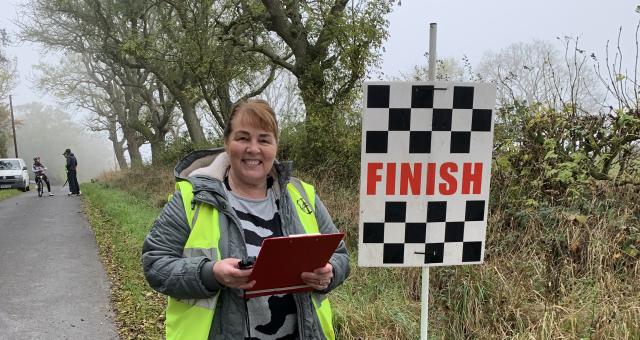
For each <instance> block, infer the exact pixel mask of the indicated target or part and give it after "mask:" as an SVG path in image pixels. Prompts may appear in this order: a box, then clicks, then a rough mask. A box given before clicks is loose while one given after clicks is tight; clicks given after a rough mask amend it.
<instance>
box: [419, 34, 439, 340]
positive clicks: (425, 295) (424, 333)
mask: <svg viewBox="0 0 640 340" xmlns="http://www.w3.org/2000/svg"><path fill="white" fill-rule="evenodd" d="M437 32H438V24H436V23H435V22H432V23H430V24H429V80H431V81H433V80H435V78H436V35H437ZM424 256H427V254H424ZM420 300H421V305H422V306H421V308H420V340H427V339H428V331H429V267H422V294H420Z"/></svg>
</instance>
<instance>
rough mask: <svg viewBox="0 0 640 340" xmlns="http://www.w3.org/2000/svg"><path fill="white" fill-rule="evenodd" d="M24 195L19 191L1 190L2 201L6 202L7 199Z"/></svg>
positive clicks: (0, 197)
mask: <svg viewBox="0 0 640 340" xmlns="http://www.w3.org/2000/svg"><path fill="white" fill-rule="evenodd" d="M21 193H22V191H20V190H18V189H2V190H0V201H2V200H6V199H7V198H11V197H14V196H18V195H20V194H21Z"/></svg>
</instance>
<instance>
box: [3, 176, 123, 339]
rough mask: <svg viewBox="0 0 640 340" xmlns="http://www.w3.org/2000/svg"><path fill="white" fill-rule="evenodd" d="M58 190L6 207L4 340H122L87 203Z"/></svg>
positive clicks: (14, 200) (25, 196)
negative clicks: (118, 332)
mask: <svg viewBox="0 0 640 340" xmlns="http://www.w3.org/2000/svg"><path fill="white" fill-rule="evenodd" d="M65 189H66V188H65ZM52 190H53V191H54V193H55V194H56V196H53V197H42V198H38V197H37V196H36V193H35V192H34V190H33V189H32V190H31V191H30V192H26V193H24V194H21V195H18V196H16V197H12V198H9V199H6V200H3V201H0V339H117V338H118V335H117V332H116V327H115V325H114V323H113V315H112V311H111V308H110V306H109V282H108V280H107V276H106V274H105V272H104V269H103V266H102V264H101V262H100V259H99V255H98V247H97V245H96V241H95V236H94V234H93V231H92V230H91V228H90V226H89V224H88V222H87V219H86V217H85V215H84V214H83V212H82V199H81V198H80V197H68V196H67V195H66V194H65V192H64V191H63V190H62V188H60V187H57V188H52ZM45 195H46V192H45Z"/></svg>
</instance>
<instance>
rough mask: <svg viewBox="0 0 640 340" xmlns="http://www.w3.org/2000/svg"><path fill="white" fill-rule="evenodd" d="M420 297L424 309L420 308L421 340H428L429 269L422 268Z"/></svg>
mask: <svg viewBox="0 0 640 340" xmlns="http://www.w3.org/2000/svg"><path fill="white" fill-rule="evenodd" d="M425 256H427V254H425ZM420 296H421V298H420V300H421V302H422V308H420V340H427V339H428V337H427V333H428V329H429V267H422V294H421V295H420Z"/></svg>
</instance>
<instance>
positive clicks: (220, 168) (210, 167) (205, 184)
mask: <svg viewBox="0 0 640 340" xmlns="http://www.w3.org/2000/svg"><path fill="white" fill-rule="evenodd" d="M228 167H229V159H228V156H227V154H226V153H224V150H223V149H212V150H202V151H195V152H193V153H191V154H189V155H187V156H186V157H185V158H184V159H182V160H181V161H180V162H179V163H178V165H177V166H176V168H175V172H174V175H175V176H176V179H177V180H188V181H189V182H191V184H192V186H193V191H194V201H197V202H201V203H205V204H211V205H213V206H214V207H216V208H217V209H218V210H219V211H220V233H221V236H220V242H219V246H220V254H221V256H222V258H229V257H233V258H239V259H241V258H244V257H246V256H247V248H246V244H245V243H244V234H243V229H242V226H241V225H240V222H239V219H238V217H237V216H236V215H235V213H234V211H233V209H232V208H231V207H230V205H229V203H228V201H227V197H226V195H225V190H224V183H223V179H224V175H225V174H226V171H227V169H228ZM290 174H291V163H290V162H286V163H277V162H276V163H275V164H274V168H273V170H272V172H271V175H272V176H273V177H274V179H275V181H274V186H273V189H274V191H275V192H276V193H277V195H279V196H278V198H279V200H280V205H279V214H280V216H281V219H282V221H281V222H282V228H283V230H282V232H283V234H284V235H290V234H303V233H304V227H303V226H302V225H301V223H300V221H299V219H298V217H297V215H296V212H295V207H294V205H293V204H294V203H293V202H292V200H291V198H290V196H289V194H288V192H287V190H286V185H287V183H288V181H289V179H290ZM315 202H316V211H315V217H316V219H317V221H318V227H319V228H320V232H321V233H335V232H338V230H337V228H336V227H335V225H334V223H333V221H332V220H331V217H330V216H329V213H328V212H327V209H326V208H325V206H324V204H323V203H322V201H321V200H320V199H319V198H318V197H317V196H316V198H315ZM189 233H190V228H189V224H188V222H187V217H186V213H185V210H184V204H183V202H182V197H181V194H180V192H179V191H177V192H175V193H174V194H173V198H172V199H171V200H170V201H169V203H167V205H165V207H164V209H163V210H162V212H161V213H160V216H159V217H158V218H157V219H156V221H155V222H154V224H153V227H152V229H151V231H150V232H149V234H148V235H147V237H146V239H145V241H144V245H143V248H142V263H143V267H144V274H145V277H146V279H147V281H148V282H149V285H150V286H151V287H152V288H153V289H155V290H157V291H158V292H160V293H162V294H166V295H169V296H171V297H174V298H177V299H203V298H210V297H212V296H214V295H215V294H216V293H217V292H218V291H221V294H220V297H219V299H218V303H217V305H216V312H215V318H214V321H213V323H212V326H211V331H210V332H209V339H234V340H235V339H243V338H244V330H245V325H244V321H245V316H246V305H245V303H244V301H243V298H242V292H241V291H240V290H238V289H232V288H227V287H224V286H222V285H221V284H220V283H218V282H217V281H216V280H215V277H214V275H213V264H214V262H215V261H216V260H217V259H215V258H208V257H205V256H201V257H183V249H184V245H185V244H186V241H187V239H188V238H189ZM214 253H215V252H214ZM330 263H331V265H332V266H333V279H332V281H331V283H330V285H329V287H328V288H327V289H326V290H325V291H316V292H314V293H297V294H294V299H295V301H296V306H297V308H298V329H299V332H300V339H304V340H306V339H324V335H323V334H322V329H321V327H320V322H319V321H318V319H317V317H316V314H315V312H314V308H313V304H312V301H311V298H312V294H318V295H319V297H320V298H322V297H323V295H324V294H326V293H328V292H330V291H331V290H333V289H335V288H336V287H337V286H339V285H340V284H342V282H343V281H344V280H345V279H346V278H347V276H348V275H349V270H350V268H349V255H348V253H347V249H346V247H345V244H344V241H342V242H341V243H340V246H339V247H338V249H337V250H336V252H335V253H334V254H333V256H332V257H331V260H330Z"/></svg>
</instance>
